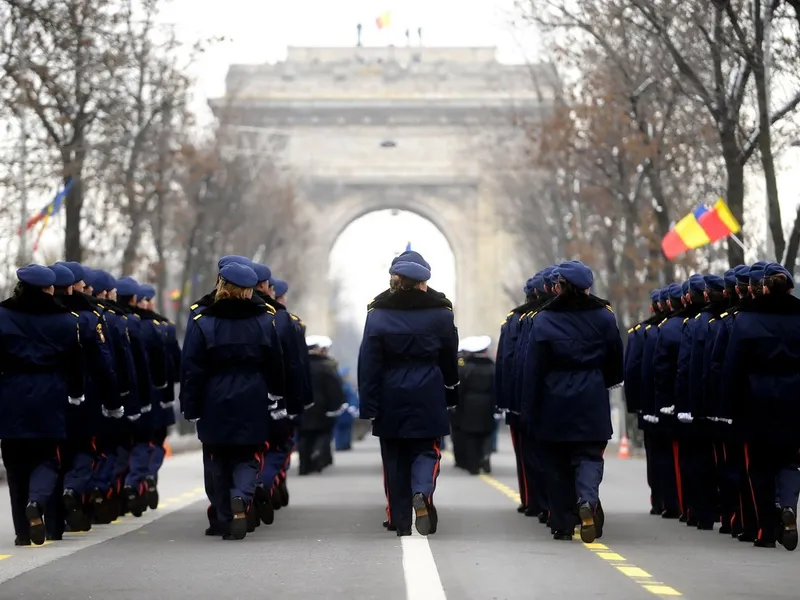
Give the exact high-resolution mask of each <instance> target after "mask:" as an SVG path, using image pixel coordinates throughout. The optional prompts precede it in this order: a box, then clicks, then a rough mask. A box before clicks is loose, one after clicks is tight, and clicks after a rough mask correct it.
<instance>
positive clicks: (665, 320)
mask: <svg viewBox="0 0 800 600" xmlns="http://www.w3.org/2000/svg"><path fill="white" fill-rule="evenodd" d="M667 321H669V317H668V318H666V319H664V320H663V321H661V323H659V324H658V326H659V327H661V326H662V325H663V324H664V323H666V322H667Z"/></svg>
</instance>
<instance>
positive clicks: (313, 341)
mask: <svg viewBox="0 0 800 600" xmlns="http://www.w3.org/2000/svg"><path fill="white" fill-rule="evenodd" d="M306 346H308V347H309V348H313V347H315V346H316V347H317V348H330V347H331V346H333V340H332V339H331V338H329V337H328V336H327V335H309V336H306Z"/></svg>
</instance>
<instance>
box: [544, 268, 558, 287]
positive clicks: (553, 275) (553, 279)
mask: <svg viewBox="0 0 800 600" xmlns="http://www.w3.org/2000/svg"><path fill="white" fill-rule="evenodd" d="M545 283H549V284H550V285H555V284H557V283H558V267H553V268H552V269H551V270H550V274H549V275H548V276H547V277H546V278H545Z"/></svg>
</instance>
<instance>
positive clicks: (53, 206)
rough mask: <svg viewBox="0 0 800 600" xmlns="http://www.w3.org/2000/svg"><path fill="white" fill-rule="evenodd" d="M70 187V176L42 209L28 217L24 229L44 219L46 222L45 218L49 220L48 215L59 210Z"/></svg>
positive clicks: (50, 215)
mask: <svg viewBox="0 0 800 600" xmlns="http://www.w3.org/2000/svg"><path fill="white" fill-rule="evenodd" d="M70 189H72V179H71V178H70V180H69V181H67V185H65V186H64V189H63V190H61V191H60V192H58V194H56V197H55V198H53V200H52V201H51V202H49V203H48V204H47V206H45V207H44V208H43V209H42V210H40V211H39V212H38V213H36V214H35V215H33V216H32V217H31V218H30V219H28V222H27V223H26V224H25V230H26V231H27V230H29V229H31V228H32V227H33V226H34V225H36V224H37V223H39V222H41V221H45V224H46V222H47V220H49V219H50V217H52V216H53V215H55V214H57V213H58V211H59V210H61V206H62V205H63V204H64V198H66V197H67V194H69V191H70ZM20 233H22V232H20Z"/></svg>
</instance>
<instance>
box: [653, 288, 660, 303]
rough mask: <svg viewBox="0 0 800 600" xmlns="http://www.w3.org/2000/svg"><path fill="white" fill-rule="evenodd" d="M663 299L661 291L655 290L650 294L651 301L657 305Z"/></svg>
mask: <svg viewBox="0 0 800 600" xmlns="http://www.w3.org/2000/svg"><path fill="white" fill-rule="evenodd" d="M660 297H661V290H653V291H652V292H650V301H651V302H652V303H653V304H655V303H656V302H658V300H659V298H660Z"/></svg>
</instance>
